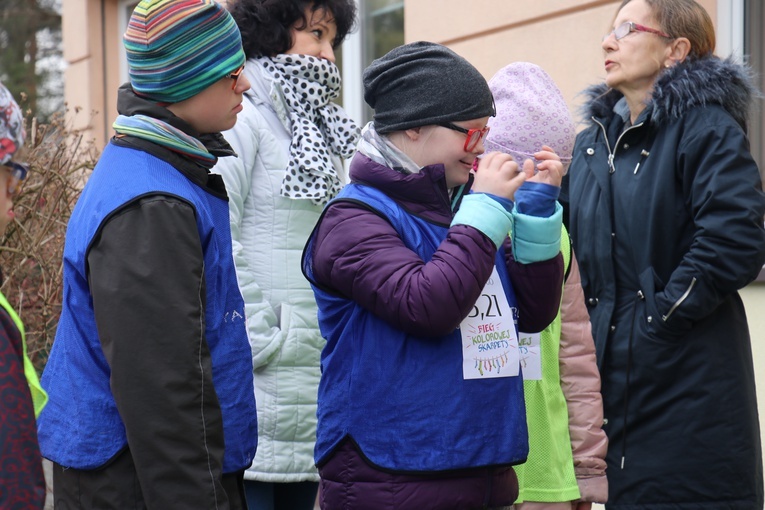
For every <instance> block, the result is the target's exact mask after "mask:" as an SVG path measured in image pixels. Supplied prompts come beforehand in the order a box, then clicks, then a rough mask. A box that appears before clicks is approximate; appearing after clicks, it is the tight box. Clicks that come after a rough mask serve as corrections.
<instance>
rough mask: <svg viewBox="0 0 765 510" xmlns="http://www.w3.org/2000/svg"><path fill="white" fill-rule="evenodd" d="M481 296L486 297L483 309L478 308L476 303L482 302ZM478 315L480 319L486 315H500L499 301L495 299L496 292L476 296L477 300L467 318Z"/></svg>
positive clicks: (486, 316)
mask: <svg viewBox="0 0 765 510" xmlns="http://www.w3.org/2000/svg"><path fill="white" fill-rule="evenodd" d="M482 298H486V302H487V306H486V308H485V311H484V310H481V309H480V308H478V305H479V304H481V303H483V299H482ZM495 309H496V312H495ZM478 316H480V317H481V320H483V319H485V318H488V317H502V309H501V308H500V307H499V301H498V300H497V295H496V294H481V297H480V298H478V301H477V302H476V304H475V306H474V307H473V313H471V314H470V315H468V318H471V319H472V318H473V317H478Z"/></svg>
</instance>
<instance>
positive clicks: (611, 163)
mask: <svg viewBox="0 0 765 510" xmlns="http://www.w3.org/2000/svg"><path fill="white" fill-rule="evenodd" d="M608 166H610V167H611V169H610V170H609V171H608V173H609V174H612V173H614V172H616V167H614V155H613V154H609V155H608Z"/></svg>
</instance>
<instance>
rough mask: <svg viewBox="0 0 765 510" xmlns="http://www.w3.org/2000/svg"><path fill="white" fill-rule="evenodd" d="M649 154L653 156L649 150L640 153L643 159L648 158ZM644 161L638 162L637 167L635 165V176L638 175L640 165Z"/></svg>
mask: <svg viewBox="0 0 765 510" xmlns="http://www.w3.org/2000/svg"><path fill="white" fill-rule="evenodd" d="M649 154H651V153H650V152H648V151H647V150H645V149H643V150H642V151H640V156H642V157H643V158H647V157H648V155H649ZM642 161H643V160H642V159H641V160H640V161H638V162H637V165H635V170H634V171H633V172H632V174H633V175H637V172H638V168H640V163H642Z"/></svg>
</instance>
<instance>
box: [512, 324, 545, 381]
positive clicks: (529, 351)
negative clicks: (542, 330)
mask: <svg viewBox="0 0 765 510" xmlns="http://www.w3.org/2000/svg"><path fill="white" fill-rule="evenodd" d="M518 335H519V338H518V354H519V355H520V358H521V369H523V380H524V381H539V380H541V379H542V346H541V344H540V336H539V333H519V334H518Z"/></svg>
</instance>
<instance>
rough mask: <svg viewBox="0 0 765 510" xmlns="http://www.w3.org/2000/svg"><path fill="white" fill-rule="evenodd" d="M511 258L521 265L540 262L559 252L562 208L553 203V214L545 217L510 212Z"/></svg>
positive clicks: (515, 211) (514, 211)
mask: <svg viewBox="0 0 765 510" xmlns="http://www.w3.org/2000/svg"><path fill="white" fill-rule="evenodd" d="M512 217H513V221H512V232H511V239H512V241H513V257H515V260H517V261H518V262H520V263H521V264H531V263H532V262H541V261H543V260H549V259H551V258H553V257H555V256H556V255H557V254H558V252H560V232H561V225H562V224H563V208H562V207H561V205H560V204H559V203H558V202H555V212H554V213H553V214H552V215H551V216H549V217H547V218H540V217H539V216H530V215H527V214H522V213H519V212H518V208H517V207H516V208H515V209H513V212H512Z"/></svg>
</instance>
